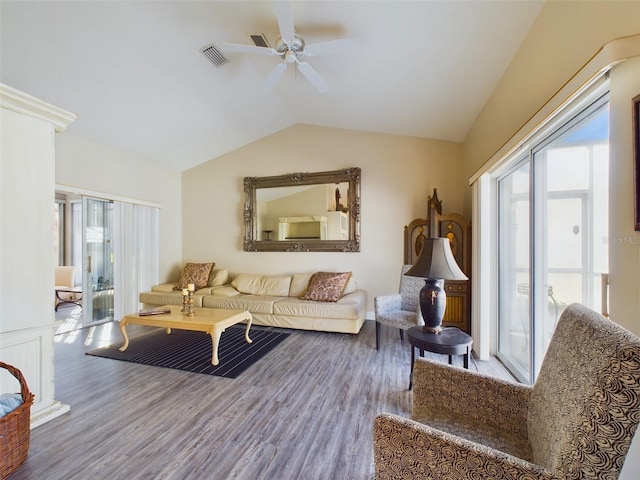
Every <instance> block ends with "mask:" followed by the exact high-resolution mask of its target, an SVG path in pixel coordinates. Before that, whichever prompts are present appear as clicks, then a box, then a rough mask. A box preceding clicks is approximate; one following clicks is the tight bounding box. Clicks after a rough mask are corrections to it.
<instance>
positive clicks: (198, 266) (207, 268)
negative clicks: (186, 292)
mask: <svg viewBox="0 0 640 480" xmlns="http://www.w3.org/2000/svg"><path fill="white" fill-rule="evenodd" d="M214 265H215V263H213V262H211V263H187V264H186V265H185V266H184V268H183V269H182V274H181V275H180V280H178V285H176V286H175V287H174V290H182V289H183V288H187V285H189V284H190V283H193V284H194V285H195V288H196V290H199V289H201V288H205V287H208V286H209V277H210V276H211V270H212V269H213V267H214Z"/></svg>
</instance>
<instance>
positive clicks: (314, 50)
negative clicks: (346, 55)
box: [304, 37, 356, 57]
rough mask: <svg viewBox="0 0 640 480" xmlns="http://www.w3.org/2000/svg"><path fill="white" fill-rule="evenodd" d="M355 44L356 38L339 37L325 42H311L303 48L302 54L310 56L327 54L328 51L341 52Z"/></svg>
mask: <svg viewBox="0 0 640 480" xmlns="http://www.w3.org/2000/svg"><path fill="white" fill-rule="evenodd" d="M355 45H356V39H355V38H352V37H349V38H340V39H337V40H329V41H327V42H319V43H312V44H310V45H307V46H306V47H305V48H304V54H305V55H308V56H310V57H314V56H316V55H327V54H329V53H343V52H347V51H349V50H351V49H352V48H353V47H355Z"/></svg>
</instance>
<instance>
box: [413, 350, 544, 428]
mask: <svg viewBox="0 0 640 480" xmlns="http://www.w3.org/2000/svg"><path fill="white" fill-rule="evenodd" d="M530 395H531V387H530V386H528V385H523V384H520V383H515V382H510V381H507V380H502V379H498V378H495V377H491V376H489V375H485V374H482V373H478V372H473V371H470V370H466V369H463V368H460V367H454V366H451V365H447V364H445V363H441V362H436V361H433V360H429V359H426V358H417V359H416V361H415V363H414V370H413V411H412V415H411V416H412V418H420V419H427V418H430V417H431V418H433V417H434V415H438V418H443V417H449V418H452V419H456V418H457V419H464V421H465V423H483V424H485V425H488V426H490V427H493V428H495V429H497V430H500V431H504V432H509V433H514V434H518V435H524V436H526V435H527V411H528V406H529V397H530Z"/></svg>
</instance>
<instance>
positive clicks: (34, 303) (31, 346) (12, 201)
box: [0, 85, 75, 427]
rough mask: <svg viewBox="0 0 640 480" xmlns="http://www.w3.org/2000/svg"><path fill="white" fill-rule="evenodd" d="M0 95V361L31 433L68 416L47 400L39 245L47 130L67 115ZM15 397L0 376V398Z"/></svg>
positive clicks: (47, 176)
mask: <svg viewBox="0 0 640 480" xmlns="http://www.w3.org/2000/svg"><path fill="white" fill-rule="evenodd" d="M0 95H1V101H2V109H0V127H1V131H0V138H1V141H0V145H1V150H0V247H1V248H0V359H2V361H3V362H5V363H8V364H10V365H13V366H14V367H16V368H18V369H19V370H20V371H21V372H22V374H23V375H24V378H25V380H26V382H27V385H28V387H29V390H30V391H31V392H32V393H34V394H35V402H34V404H33V406H32V407H31V425H32V427H33V426H36V425H39V424H40V423H43V422H44V421H46V420H50V419H51V418H54V417H56V416H58V415H61V414H62V413H64V412H66V411H68V410H69V406H68V405H63V404H61V403H60V402H58V401H56V400H55V398H54V383H53V327H54V323H53V320H54V318H53V307H54V305H53V302H54V294H53V286H54V285H55V282H54V258H55V257H54V255H53V247H52V245H53V244H52V242H51V241H49V242H46V241H43V239H51V238H52V235H53V199H54V189H53V177H54V166H55V164H54V158H55V157H54V143H55V139H54V131H55V129H56V128H58V129H62V128H65V127H66V125H67V124H68V123H69V122H70V121H72V120H73V118H74V117H75V116H74V115H72V114H69V113H68V112H64V111H63V110H59V109H58V108H57V107H55V106H53V105H49V104H47V105H45V104H44V103H43V102H41V101H40V100H38V99H35V98H33V97H30V96H28V95H25V94H24V93H22V92H19V91H17V90H14V89H11V88H7V87H5V86H4V85H0ZM60 119H64V121H62V122H60V121H58V120H60ZM54 122H55V124H56V126H54ZM15 391H19V386H18V382H17V380H15V379H14V378H13V376H11V375H10V374H9V373H8V372H7V371H6V370H4V369H2V370H0V392H15Z"/></svg>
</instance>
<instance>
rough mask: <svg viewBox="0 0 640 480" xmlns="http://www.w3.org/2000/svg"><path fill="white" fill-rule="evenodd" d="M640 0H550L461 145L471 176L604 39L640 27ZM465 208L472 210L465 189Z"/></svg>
mask: <svg viewBox="0 0 640 480" xmlns="http://www.w3.org/2000/svg"><path fill="white" fill-rule="evenodd" d="M639 25H640V1H637V0H633V1H593V2H586V1H555V0H554V1H549V2H547V3H546V4H545V6H544V8H543V9H542V11H541V12H540V15H539V16H538V19H537V20H536V22H535V23H534V25H533V27H532V28H531V31H530V32H529V34H528V35H527V37H526V39H525V41H524V42H523V44H522V46H521V47H520V49H519V50H518V52H517V53H516V55H515V57H514V59H513V61H512V62H511V64H510V65H509V67H508V68H507V70H506V72H505V74H504V76H503V77H502V79H501V80H500V83H499V84H498V87H497V88H496V89H495V91H494V93H493V95H492V96H491V98H490V99H489V101H488V102H487V104H486V105H485V107H484V108H483V110H482V112H481V113H480V115H479V116H478V118H477V120H476V122H475V123H474V125H473V127H472V129H471V131H470V132H469V134H468V135H467V138H466V140H465V142H464V146H463V158H464V176H465V177H466V178H469V177H470V176H471V175H472V174H473V173H474V172H475V171H476V170H477V169H478V168H480V166H481V165H482V164H483V163H484V162H485V161H487V160H488V159H489V158H490V157H491V156H492V155H493V154H494V153H495V152H496V151H497V150H498V149H499V148H500V147H501V146H502V145H503V144H504V143H505V142H506V141H507V140H508V139H509V138H510V137H511V136H513V135H514V134H515V133H516V132H517V131H518V129H519V128H520V127H521V126H523V125H524V124H525V123H526V122H527V121H528V120H529V119H530V118H531V117H532V116H533V115H534V114H535V113H536V112H537V110H538V109H539V108H541V107H542V106H543V105H544V104H545V103H546V102H547V101H548V100H549V99H551V97H553V95H554V94H555V93H556V92H557V91H558V90H560V88H561V87H562V86H563V85H564V84H565V83H566V82H567V81H569V80H570V79H571V77H572V76H573V75H574V74H575V73H576V72H578V70H580V68H581V67H583V66H584V65H585V64H586V63H587V62H588V61H589V59H590V58H591V57H592V56H593V55H594V54H595V53H596V52H597V51H598V50H599V49H600V48H601V47H602V46H603V45H605V44H606V43H608V42H610V41H611V40H614V39H616V38H620V37H625V36H628V35H633V34H637V33H640V27H639ZM465 212H467V214H470V212H471V190H467V195H466V198H465Z"/></svg>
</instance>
